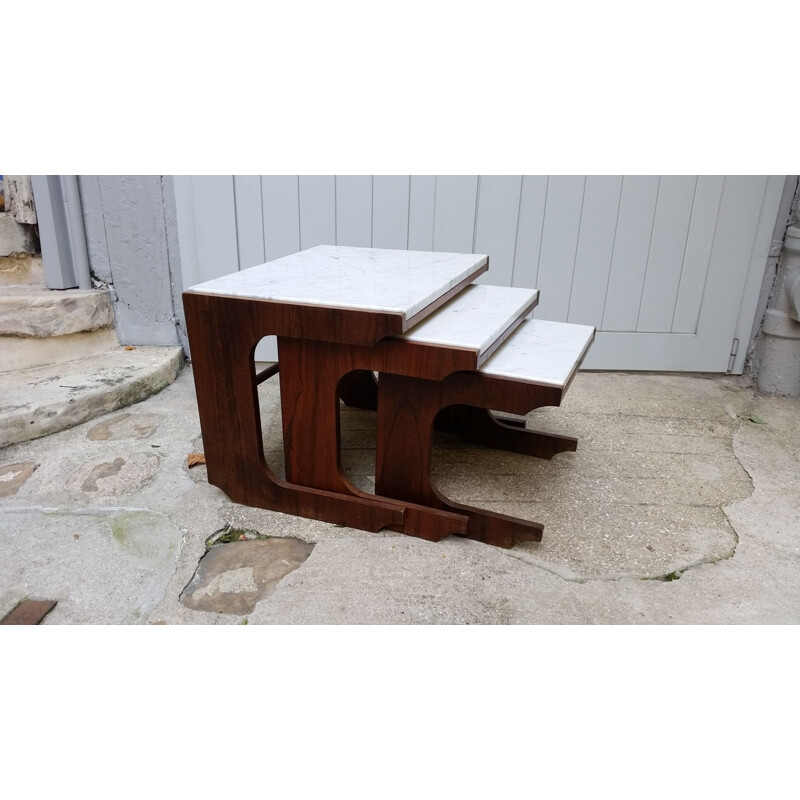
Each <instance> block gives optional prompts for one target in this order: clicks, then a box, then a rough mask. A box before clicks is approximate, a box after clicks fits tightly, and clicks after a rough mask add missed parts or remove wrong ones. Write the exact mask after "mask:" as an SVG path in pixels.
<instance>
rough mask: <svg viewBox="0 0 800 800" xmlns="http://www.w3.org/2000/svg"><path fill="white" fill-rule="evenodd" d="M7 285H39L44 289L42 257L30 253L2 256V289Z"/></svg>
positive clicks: (0, 260) (0, 263)
mask: <svg viewBox="0 0 800 800" xmlns="http://www.w3.org/2000/svg"><path fill="white" fill-rule="evenodd" d="M5 286H37V287H38V288H40V289H43V288H44V270H43V268H42V257H41V256H37V255H31V254H30V253H25V254H22V255H14V256H0V289H2V288H3V287H5Z"/></svg>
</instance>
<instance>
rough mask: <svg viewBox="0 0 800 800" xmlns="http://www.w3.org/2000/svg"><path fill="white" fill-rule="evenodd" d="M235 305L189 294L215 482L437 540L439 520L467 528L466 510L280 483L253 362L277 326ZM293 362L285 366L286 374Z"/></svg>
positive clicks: (256, 501) (249, 500)
mask: <svg viewBox="0 0 800 800" xmlns="http://www.w3.org/2000/svg"><path fill="white" fill-rule="evenodd" d="M230 305H231V304H230V303H229V302H226V301H225V300H224V298H223V302H219V298H215V297H209V296H206V295H199V294H198V295H194V294H186V295H184V309H185V311H186V325H187V330H188V333H189V340H190V342H191V348H192V370H193V372H194V380H195V389H196V393H197V404H198V411H199V414H200V423H201V428H202V432H203V449H204V451H205V454H206V465H207V469H208V481H209V483H211V484H213V485H214V486H218V487H219V488H220V489H222V490H223V491H224V492H225V493H226V494H227V495H228V497H229V498H230V499H231V500H233V501H234V502H236V503H242V504H245V505H249V506H256V507H258V508H267V509H270V510H273V511H282V512H284V513H287V514H294V515H296V516H301V517H308V518H311V519H319V520H324V521H325V522H332V523H335V524H339V525H346V526H349V527H353V528H360V529H362V530H367V531H378V530H381V529H383V528H389V527H391V528H393V529H396V528H399V529H402V528H403V525H404V524H408V525H416V526H417V527H419V528H420V529H421V530H422V533H420V534H419V535H427V536H428V537H429V538H435V535H436V531H434V530H432V529H434V528H435V524H438V525H439V526H440V528H446V530H445V531H444V532H441V533H439V535H438V538H442V537H443V536H445V535H447V534H448V533H452V532H453V530H454V529H455V530H464V529H465V528H466V518H465V517H464V516H463V515H456V514H450V513H445V512H443V511H440V510H435V509H430V512H431V513H430V514H426V512H427V511H428V509H420V508H418V507H417V506H415V505H414V504H413V503H412V504H409V503H407V502H405V501H398V500H390V499H386V498H381V497H376V496H374V495H366V494H361V493H358V494H357V493H352V492H349V493H343V492H337V491H335V490H334V491H328V490H326V489H323V488H318V487H314V486H309V485H297V484H293V483H292V482H291V479H290V480H288V481H282V480H280V479H279V478H278V477H277V476H276V475H275V474H274V473H273V472H272V470H270V468H269V466H268V465H267V463H266V460H265V459H264V452H263V445H262V433H261V417H260V412H259V404H258V394H257V378H256V375H255V370H254V366H253V354H254V351H255V347H256V344H257V343H258V342H259V340H260V339H261V337H262V336H265V335H267V334H269V333H270V331H269V330H268V329H267V330H265V327H267V328H268V325H266V326H265V325H264V320H263V319H259V317H258V313H257V311H256V310H255V308H254V307H251V306H250V305H248V304H242V303H238V304H236V306H235V311H236V313H235V314H232V313H231V308H230ZM289 364H290V362H289V361H287V363H286V364H283V363H282V364H281V371H280V374H281V376H282V378H283V376H284V373H285V371H286V370H287V369H288V367H289ZM312 427H313V426H312ZM312 456H313V453H312Z"/></svg>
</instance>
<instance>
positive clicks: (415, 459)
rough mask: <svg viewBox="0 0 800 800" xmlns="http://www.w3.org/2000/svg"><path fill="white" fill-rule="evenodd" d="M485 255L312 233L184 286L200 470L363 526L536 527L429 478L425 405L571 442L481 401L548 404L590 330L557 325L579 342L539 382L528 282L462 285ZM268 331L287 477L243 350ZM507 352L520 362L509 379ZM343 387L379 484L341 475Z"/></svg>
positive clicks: (512, 435) (425, 530)
mask: <svg viewBox="0 0 800 800" xmlns="http://www.w3.org/2000/svg"><path fill="white" fill-rule="evenodd" d="M487 269H488V257H487V256H484V255H471V254H470V255H465V254H454V253H427V252H414V251H398V250H378V249H372V248H353V247H333V246H319V247H315V248H311V249H310V250H305V251H302V252H300V253H296V254H294V255H291V256H287V257H285V258H281V259H278V260H276V261H272V262H269V263H268V264H263V265H261V266H258V267H253V268H251V269H247V270H243V271H241V272H237V273H233V274H231V275H227V276H224V277H221V278H217V279H214V280H211V281H207V282H205V283H202V284H199V285H197V286H193V287H191V288H190V289H188V290H187V291H186V292H184V295H183V300H184V309H185V312H186V323H187V330H188V335H189V341H190V346H191V355H192V362H193V371H194V378H195V387H196V391H197V400H198V408H199V413H200V423H201V428H202V433H203V443H204V449H205V455H206V464H207V467H208V479H209V482H210V483H212V484H214V485H216V486H218V487H220V488H221V489H223V491H225V492H226V494H227V495H228V496H229V497H230V499H231V500H233V501H235V502H239V503H243V504H246V505H252V506H258V507H262V508H268V509H272V510H276V511H282V512H285V513H290V514H295V515H298V516H304V517H310V518H314V519H320V520H325V521H327V522H333V523H337V524H340V525H347V526H350V527H356V528H360V529H364V530H369V531H377V530H380V529H382V528H388V529H391V530H396V531H401V532H404V533H408V534H411V535H415V536H420V537H422V538H426V539H430V540H433V541H437V540H439V539H441V538H443V537H444V536H447V535H449V534H454V533H455V534H460V535H465V536H469V537H471V538H475V539H479V540H481V541H485V542H488V543H491V544H496V545H499V546H502V547H511V546H513V544H515V543H516V542H517V541H523V540H525V539H534V540H538V539H540V538H541V526H540V525H537V524H536V523H529V522H527V521H524V520H517V519H516V518H512V517H505V516H503V515H499V514H493V513H491V512H485V511H481V510H480V509H474V508H471V507H468V506H460V505H458V504H455V503H451V502H449V501H447V500H446V499H444V498H443V497H441V496H440V495H438V494H437V493H436V490H435V489H434V487H433V486H432V484H431V483H430V478H429V467H430V448H431V442H430V435H431V427H432V426H433V424H434V420H437V419H438V425H439V427H442V428H444V429H446V430H451V431H453V432H456V433H459V434H460V435H462V436H463V437H464V438H467V439H469V440H471V441H479V442H481V443H483V444H490V445H492V446H496V447H503V448H505V449H511V450H517V451H518V452H527V453H530V454H532V455H538V456H542V457H550V456H552V455H553V454H554V453H555V452H561V451H563V450H569V449H573V450H574V449H575V440H574V439H570V438H568V437H554V436H549V435H545V434H535V433H533V432H529V431H525V430H524V429H523V428H520V427H513V425H512V424H507V423H504V422H501V421H498V420H497V419H496V418H495V417H494V416H493V415H492V414H491V412H490V411H489V410H488V409H497V410H503V411H507V412H511V413H527V412H528V411H530V410H532V408H536V407H539V406H541V405H558V404H559V403H560V400H561V397H562V395H563V392H564V391H566V388H567V386H568V384H569V380H571V377H572V375H573V374H574V371H575V369H577V366H578V364H579V363H580V360H582V358H583V355H585V352H586V350H587V349H588V346H589V344H590V343H591V336H593V333H594V330H593V329H591V328H587V327H586V326H567V327H568V328H572V329H577V328H581V329H584V330H583V331H582V336H581V337H578V338H580V339H581V341H580V342H576V343H573V344H572V345H571V349H570V352H569V354H567V356H566V357H565V358H562V359H558V358H556V359H553V358H551V359H550V361H556V362H558V366H557V368H555V369H552V368H551V373H552V375H551V378H550V383H549V384H548V383H547V380H544V381H543V380H541V376H539V375H537V374H534V373H536V372H537V370H536V369H533V372H531V369H532V367H531V361H532V360H533V362H536V361H539V362H540V364H541V366H542V368H544V367H545V366H546V364H547V363H548V358H547V353H548V351H549V350H550V349H551V345H552V344H553V342H550V343H549V344H548V342H547V341H544V340H543V339H542V336H544V338H545V339H547V334H548V332H547V331H545V329H542V328H539V329H537V328H536V327H535V326H534V327H530V325H531V323H525V325H523V320H525V318H526V317H527V316H528V315H529V314H530V312H531V310H532V309H533V308H534V306H535V305H536V303H537V302H538V292H537V291H536V290H527V289H510V288H507V287H490V286H480V285H475V284H472V281H473V280H474V279H475V278H476V277H478V276H479V275H481V274H482V273H483V272H485V271H486V270H487ZM536 324H537V325H539V326H541V325H542V324H543V323H540V322H538V321H537V323H536ZM551 324H557V323H551ZM537 330H538V333H539V335H538V339H537V334H536V331H537ZM574 332H575V331H573V333H574ZM519 333H524V335H523V336H522V338H520V337H519ZM270 334H276V335H277V337H278V358H279V368H280V370H279V375H280V385H281V416H282V424H283V440H284V453H285V467H286V479H285V480H281V479H279V478H278V477H277V476H276V475H275V474H274V473H273V472H272V470H270V469H269V467H268V465H267V463H266V461H265V459H264V454H263V445H262V434H261V420H260V412H259V404H258V396H257V387H258V384H259V383H260V382H261V380H263V379H266V377H269V376H270V375H272V374H274V372H275V370H274V369H273V370H267V371H266V372H265V373H262V374H261V375H257V374H256V372H255V368H254V361H253V356H254V351H255V347H256V345H257V344H258V342H259V341H260V340H261V338H262V337H264V336H267V335H270ZM549 334H550V336H551V338H553V335H554V334H553V331H552V330H551V331H549ZM589 334H590V335H589ZM556 338H557V337H556ZM531 347H532V348H534V352H531V349H530V348H531ZM526 348H527V349H526ZM516 362H522V363H523V364H526V365H527V367H528V369H527V373H526V370H525V369H523V370H522V376H521V377H520V374H518V373H520V369H519V364H517V363H516ZM567 362H569V369H568V370H566V372H565V366H564V365H565V364H567ZM515 364H516V366H515ZM551 367H552V364H551ZM559 370H560V372H559ZM539 371H541V370H539ZM375 372H377V373H379V374H380V380H379V382H378V383H377V384H376V382H375V380H374V377H373V373H375ZM545 372H546V369H545ZM556 373H558V374H557V375H556ZM526 375H527V377H526ZM340 397H342V399H344V400H345V402H347V403H349V404H352V405H358V406H360V407H367V408H375V409H377V412H378V447H377V450H378V452H377V461H376V491H377V494H375V495H372V494H368V493H366V492H362V491H360V490H358V489H357V488H355V487H354V486H353V485H352V484H350V482H349V481H347V479H346V478H345V476H344V474H343V473H342V470H341V463H340V452H339V407H340ZM445 408H446V409H447V410H446V411H445V412H444V413H442V414H440V413H439V412H440V411H442V409H445ZM437 415H438V417H437Z"/></svg>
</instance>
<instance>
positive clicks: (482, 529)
mask: <svg viewBox="0 0 800 800" xmlns="http://www.w3.org/2000/svg"><path fill="white" fill-rule="evenodd" d="M451 383H453V381H451V380H450V379H445V381H426V380H421V379H418V378H406V377H400V376H397V375H388V374H382V375H381V380H380V383H379V404H378V435H377V459H376V465H375V470H376V472H375V490H376V492H377V493H378V494H379V495H382V496H385V497H396V498H400V499H404V500H409V501H412V502H415V503H420V504H422V505H427V506H432V507H434V508H442V509H447V510H449V511H452V512H456V513H461V514H467V515H468V517H469V522H468V524H467V530H466V532H465V533H464V534H460V535H464V536H466V537H467V538H470V539H476V540H477V541H480V542H485V543H487V544H493V545H495V546H497V547H504V548H510V547H513V546H514V545H515V544H517V543H519V542H523V541H536V542H538V541H541V539H542V530H543V527H542V525H540V524H539V523H537V522H529V521H527V520H522V519H518V518H516V517H511V516H508V515H506V514H499V513H496V512H492V511H485V510H483V509H479V508H474V507H472V506H468V505H464V504H461V503H455V502H453V501H451V500H449V499H447V498H445V497H444V496H443V495H442V494H441V493H440V492H439V491H438V490H437V489H436V487H435V486H434V485H433V483H432V481H431V460H432V452H433V444H432V432H433V422H434V419H435V417H436V415H437V413H438V412H439V410H440V408H441V405H442V403H443V402H446V399H447V394H448V391H447V390H448V384H451Z"/></svg>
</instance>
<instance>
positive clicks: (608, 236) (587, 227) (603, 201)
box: [567, 175, 622, 328]
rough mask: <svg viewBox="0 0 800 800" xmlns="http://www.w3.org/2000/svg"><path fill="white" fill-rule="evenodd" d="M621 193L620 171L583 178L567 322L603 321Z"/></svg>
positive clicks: (588, 323)
mask: <svg viewBox="0 0 800 800" xmlns="http://www.w3.org/2000/svg"><path fill="white" fill-rule="evenodd" d="M621 193H622V176H621V175H589V176H588V177H587V178H586V191H585V193H584V197H583V211H582V212H581V232H580V236H579V237H578V251H577V253H576V254H575V273H574V275H573V278H572V292H571V294H570V298H569V313H568V315H567V321H568V322H577V323H579V324H582V325H594V326H595V327H596V328H599V327H600V326H601V325H602V323H603V305H604V303H605V297H606V287H607V286H608V275H609V272H610V271H611V256H612V254H613V252H614V234H615V233H616V230H617V213H618V211H619V200H620V194H621Z"/></svg>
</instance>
